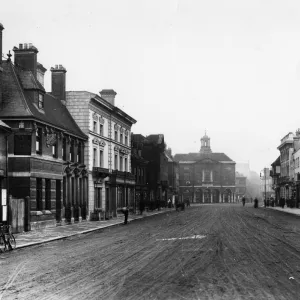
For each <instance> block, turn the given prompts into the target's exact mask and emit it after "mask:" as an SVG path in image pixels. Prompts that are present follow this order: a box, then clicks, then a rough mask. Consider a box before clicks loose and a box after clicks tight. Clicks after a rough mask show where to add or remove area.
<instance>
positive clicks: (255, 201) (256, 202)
mask: <svg viewBox="0 0 300 300" xmlns="http://www.w3.org/2000/svg"><path fill="white" fill-rule="evenodd" d="M254 208H258V200H257V198H256V197H255V199H254Z"/></svg>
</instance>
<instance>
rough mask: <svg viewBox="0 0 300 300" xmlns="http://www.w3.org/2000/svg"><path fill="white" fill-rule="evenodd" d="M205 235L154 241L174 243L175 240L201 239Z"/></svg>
mask: <svg viewBox="0 0 300 300" xmlns="http://www.w3.org/2000/svg"><path fill="white" fill-rule="evenodd" d="M205 237H206V236H205V235H192V236H186V237H177V238H167V239H156V240H157V241H176V240H195V239H203V238H205Z"/></svg>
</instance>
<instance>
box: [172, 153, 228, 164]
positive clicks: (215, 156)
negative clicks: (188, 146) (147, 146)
mask: <svg viewBox="0 0 300 300" xmlns="http://www.w3.org/2000/svg"><path fill="white" fill-rule="evenodd" d="M205 158H210V159H212V160H215V161H232V162H234V161H233V160H232V159H230V158H229V157H228V156H227V155H226V154H224V153H207V154H202V153H188V154H175V156H174V160H175V161H199V160H202V159H205Z"/></svg>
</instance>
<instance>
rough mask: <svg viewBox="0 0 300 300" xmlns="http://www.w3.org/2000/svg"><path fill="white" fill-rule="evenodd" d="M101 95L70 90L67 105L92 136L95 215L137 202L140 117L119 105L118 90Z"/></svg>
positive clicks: (88, 155) (89, 161) (89, 159)
mask: <svg viewBox="0 0 300 300" xmlns="http://www.w3.org/2000/svg"><path fill="white" fill-rule="evenodd" d="M100 94H101V96H99V95H97V94H94V93H90V92H86V91H69V92H66V105H67V108H68V110H69V111H70V113H71V115H72V117H73V118H74V120H75V121H76V123H77V124H78V125H79V127H80V128H81V130H82V131H83V132H84V133H86V134H87V135H88V136H89V140H88V146H87V147H86V148H85V163H86V165H87V169H88V170H89V177H88V182H89V185H88V191H89V207H88V211H89V215H90V218H91V219H94V220H97V219H99V218H101V219H103V218H110V217H113V216H116V214H117V209H118V208H121V207H123V206H125V205H129V206H133V203H134V184H135V181H134V176H133V175H132V174H131V173H130V172H131V161H130V157H131V141H130V136H131V134H130V133H131V126H132V125H133V124H135V123H136V120H135V119H133V118H132V117H130V116H129V115H127V114H126V113H125V112H124V111H122V110H121V109H119V108H118V107H116V106H115V96H116V92H115V91H114V90H102V91H101V92H100Z"/></svg>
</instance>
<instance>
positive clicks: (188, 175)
mask: <svg viewBox="0 0 300 300" xmlns="http://www.w3.org/2000/svg"><path fill="white" fill-rule="evenodd" d="M174 160H175V161H177V162H178V163H179V185H180V192H179V194H180V195H181V196H182V198H183V200H184V201H186V200H189V201H190V202H198V203H222V202H235V162H234V161H233V160H232V159H230V158H229V157H228V156H227V155H226V154H224V153H216V152H212V150H211V148H210V138H209V137H208V136H207V135H206V133H205V135H204V136H203V137H202V138H201V149H200V151H199V152H198V153H188V154H176V155H175V156H174Z"/></svg>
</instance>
